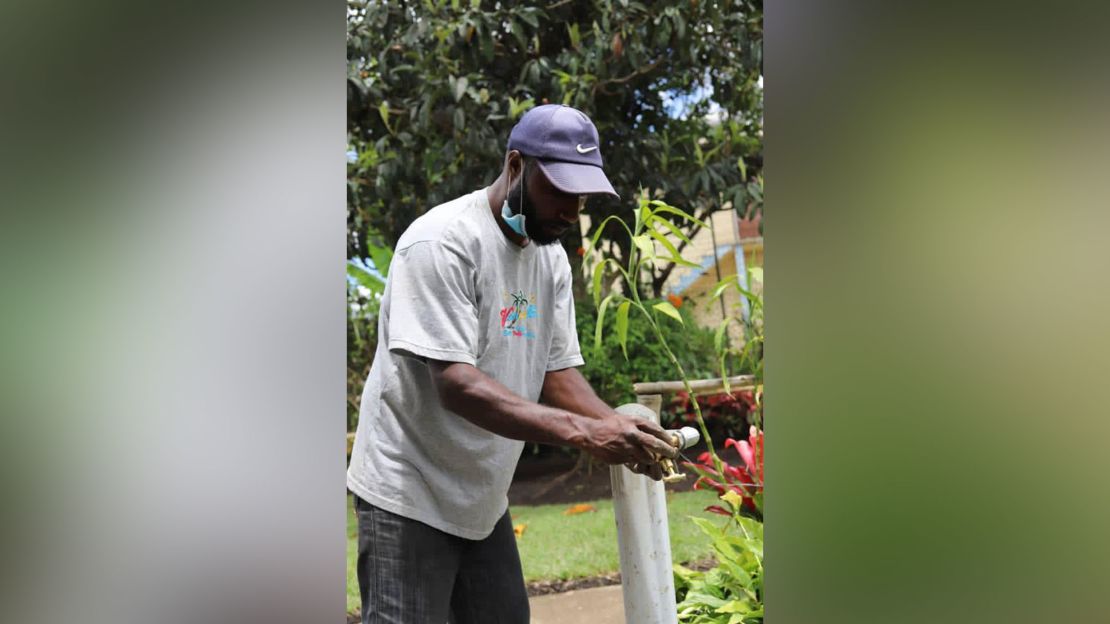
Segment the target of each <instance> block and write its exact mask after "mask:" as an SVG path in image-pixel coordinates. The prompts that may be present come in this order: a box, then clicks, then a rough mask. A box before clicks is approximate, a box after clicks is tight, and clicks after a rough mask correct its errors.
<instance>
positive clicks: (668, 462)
mask: <svg viewBox="0 0 1110 624" xmlns="http://www.w3.org/2000/svg"><path fill="white" fill-rule="evenodd" d="M667 434H668V435H669V436H670V438H671V445H672V446H674V447H675V448H676V449H678V450H682V449H687V448H690V447H691V446H693V445H695V444H697V443H698V440H699V439H701V435H700V434H698V430H697V429H694V428H693V427H683V428H681V429H670V430H668V431H667ZM659 466H660V467H661V468H662V469H663V482H664V483H677V482H678V481H682V480H683V479H685V478H686V475H685V474H684V473H681V472H679V471H678V468H677V467H676V466H675V463H674V460H673V459H670V458H668V457H660V458H659Z"/></svg>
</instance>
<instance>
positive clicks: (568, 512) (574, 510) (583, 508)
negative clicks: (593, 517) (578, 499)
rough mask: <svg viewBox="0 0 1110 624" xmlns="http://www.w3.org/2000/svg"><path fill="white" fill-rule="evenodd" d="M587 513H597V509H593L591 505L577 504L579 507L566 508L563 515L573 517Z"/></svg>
mask: <svg viewBox="0 0 1110 624" xmlns="http://www.w3.org/2000/svg"><path fill="white" fill-rule="evenodd" d="M587 511H597V507H594V506H593V505H590V504H589V503H582V504H579V505H571V506H570V507H568V508H567V510H566V511H564V512H563V515H564V516H573V515H575V514H580V513H586V512H587Z"/></svg>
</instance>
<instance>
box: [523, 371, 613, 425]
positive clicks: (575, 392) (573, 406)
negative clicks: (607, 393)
mask: <svg viewBox="0 0 1110 624" xmlns="http://www.w3.org/2000/svg"><path fill="white" fill-rule="evenodd" d="M540 397H541V399H542V400H543V401H544V402H545V403H547V404H548V405H550V406H552V407H558V408H562V409H565V410H568V411H571V412H574V413H575V414H582V415H583V416H589V417H590V418H606V417H608V416H610V415H611V414H612V413H613V408H612V407H610V406H609V405H608V404H606V403H605V401H602V400H601V398H600V397H598V396H597V393H595V392H594V389H593V387H591V386H590V382H588V381H586V378H585V377H583V376H582V373H580V372H579V371H578V369H577V368H564V369H563V370H558V371H551V372H549V373H547V375H546V376H544V380H543V392H542V393H541V395H540Z"/></svg>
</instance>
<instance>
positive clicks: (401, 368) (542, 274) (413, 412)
mask: <svg viewBox="0 0 1110 624" xmlns="http://www.w3.org/2000/svg"><path fill="white" fill-rule="evenodd" d="M426 359H434V360H443V361H449V362H465V363H467V364H473V365H474V366H476V367H477V368H478V369H479V370H481V371H482V372H484V373H486V374H487V375H489V376H490V377H492V378H494V379H496V380H497V381H499V382H501V383H502V384H504V385H505V386H507V387H508V388H509V389H510V390H512V391H513V392H514V393H516V394H517V395H519V396H521V397H523V398H525V399H528V400H530V401H536V400H538V399H539V396H540V390H541V389H542V388H543V380H544V375H545V373H546V372H547V371H553V370H559V369H563V368H568V367H572V366H581V365H582V364H583V361H582V355H581V353H580V351H579V346H578V333H577V332H576V330H575V325H574V302H573V298H572V295H571V274H570V264H569V263H568V262H567V256H566V252H565V251H563V248H562V246H561V245H546V246H538V245H536V244H535V243H531V244H529V245H528V246H526V247H523V248H521V247H519V246H518V245H515V244H514V243H513V242H512V241H510V240H508V239H507V238H506V237H505V235H504V234H503V233H502V232H501V230H500V229H499V228H498V226H497V223H496V222H495V221H494V216H493V214H492V213H491V212H490V206H489V201H488V200H487V198H486V191H485V190H484V189H483V190H480V191H475V192H473V193H470V194H469V195H465V196H463V197H460V198H458V199H455V200H453V201H450V202H447V203H446V204H441V205H439V206H436V207H435V208H433V209H432V210H430V211H428V213H427V214H425V215H423V216H421V217H420V218H419V219H417V220H416V221H414V222H413V224H412V225H411V226H410V227H409V228H408V230H406V231H405V233H404V234H403V235H402V236H401V240H400V241H398V243H397V249H396V251H395V253H394V256H393V262H392V264H391V265H390V270H389V278H388V280H387V282H386V287H385V293H384V295H383V296H382V301H381V312H380V319H379V322H378V348H377V351H376V352H375V354H374V364H373V366H372V367H371V369H370V375H369V376H368V378H367V380H366V386H365V388H364V389H363V392H362V404H361V407H360V411H359V423H358V431H357V433H356V434H355V443H354V448H353V452H352V455H351V465H350V468H349V469H348V471H347V487H348V488H350V490H351V491H352V492H354V493H355V494H357V495H358V496H360V497H361V498H362V499H363V500H365V501H367V502H369V503H371V504H372V505H375V506H377V507H380V508H382V509H385V510H387V511H391V512H393V513H395V514H398V515H401V516H405V517H407V518H412V519H414V520H418V521H420V522H423V523H425V524H427V525H429V526H432V527H435V528H437V529H439V530H441V531H444V532H447V533H450V534H452V535H457V536H459V537H463V538H467V539H483V538H485V537H486V536H488V535H489V534H490V533H491V532H492V531H493V526H494V524H496V522H497V520H498V519H500V517H501V516H502V515H503V514H504V513H505V509H506V508H507V507H508V498H507V496H506V494H507V492H508V490H509V482H510V481H511V479H512V476H513V471H514V470H515V468H516V463H517V460H518V459H520V452H521V450H522V449H523V447H524V443H523V442H520V441H517V440H510V439H508V438H504V437H501V436H499V435H497V434H495V433H492V432H489V431H486V430H485V429H482V428H480V427H478V426H477V425H474V424H472V423H470V422H469V421H467V420H466V419H464V418H463V417H461V416H459V415H457V414H455V413H454V412H451V411H448V410H446V409H444V408H443V407H442V406H441V405H440V403H439V398H438V396H437V395H436V391H435V387H434V386H433V384H432V377H431V374H430V371H429V369H428V366H427V364H426Z"/></svg>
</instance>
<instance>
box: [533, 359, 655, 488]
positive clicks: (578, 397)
mask: <svg viewBox="0 0 1110 624" xmlns="http://www.w3.org/2000/svg"><path fill="white" fill-rule="evenodd" d="M540 396H541V398H542V399H543V401H544V402H545V403H547V404H548V405H551V406H553V407H558V408H562V409H565V410H570V411H572V412H574V413H576V414H583V415H585V416H589V417H591V418H598V419H604V418H611V417H613V416H614V415H618V416H619V414H617V413H616V412H615V411H614V410H613V408H611V407H609V405H608V404H607V403H605V401H602V400H601V397H599V396H597V393H595V392H594V389H593V387H592V386H591V385H590V382H588V381H586V378H585V377H583V376H582V373H581V372H579V371H578V369H577V368H564V369H562V370H557V371H550V372H548V373H547V375H546V376H544V379H543V392H542V394H541V395H540ZM638 420H643V419H638ZM644 422H647V421H644ZM651 425H654V426H655V427H657V428H658V425H655V423H651ZM661 430H662V429H661V428H660V431H661ZM663 439H664V440H665V439H666V437H664V438H663ZM672 459H673V457H672ZM628 468H629V469H630V470H632V471H633V472H636V473H639V474H644V475H647V476H649V477H651V478H652V479H655V480H656V481H658V480H660V479H662V478H663V471H662V468H661V467H660V466H659V464H658V463H657V462H656V461H655V460H654V459H652V460H651V461H650V462H648V463H643V462H637V463H632V464H629V466H628Z"/></svg>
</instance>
